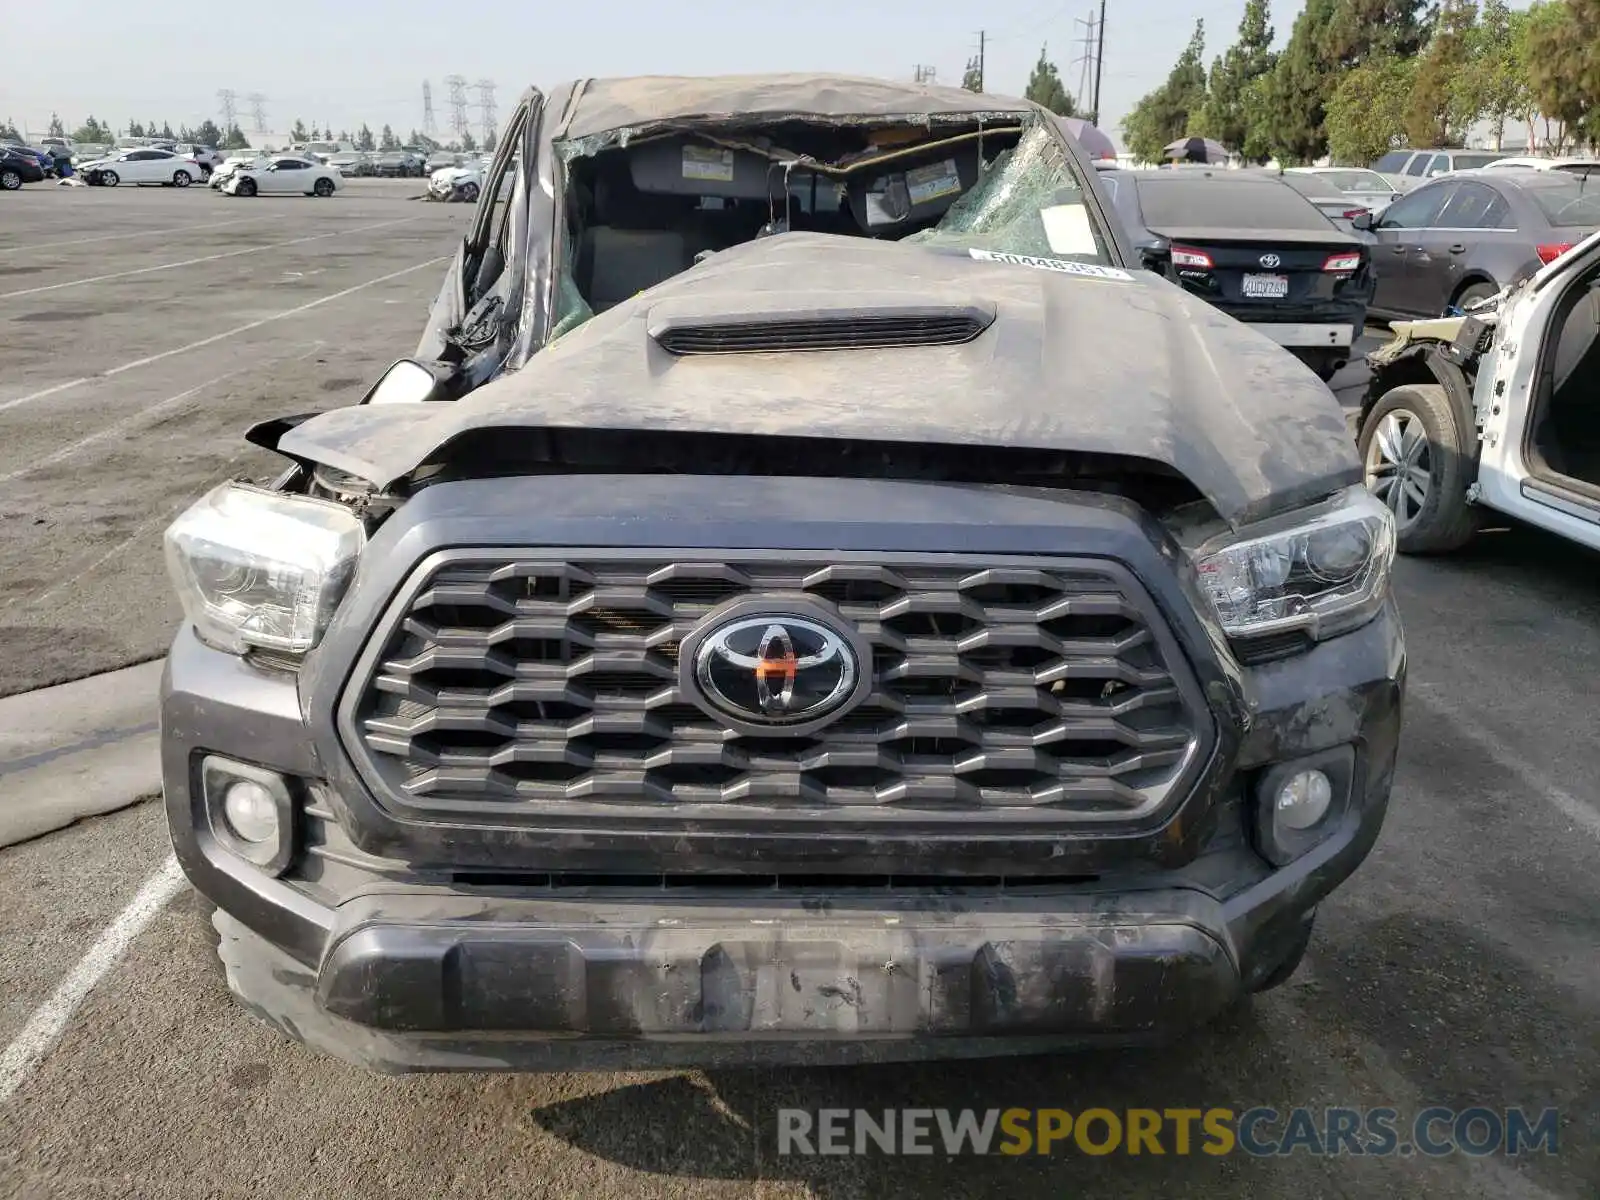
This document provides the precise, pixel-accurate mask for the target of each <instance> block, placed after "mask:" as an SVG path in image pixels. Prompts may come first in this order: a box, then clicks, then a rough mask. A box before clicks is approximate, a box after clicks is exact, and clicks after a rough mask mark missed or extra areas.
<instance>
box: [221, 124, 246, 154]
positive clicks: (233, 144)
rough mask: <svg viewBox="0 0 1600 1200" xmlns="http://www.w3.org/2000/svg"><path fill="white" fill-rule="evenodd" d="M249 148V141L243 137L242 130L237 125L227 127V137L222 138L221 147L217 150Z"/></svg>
mask: <svg viewBox="0 0 1600 1200" xmlns="http://www.w3.org/2000/svg"><path fill="white" fill-rule="evenodd" d="M249 148H250V139H249V138H247V137H245V135H244V130H242V129H240V128H239V127H238V126H237V125H230V126H229V127H228V136H227V137H225V138H223V140H222V145H221V146H219V147H218V149H219V150H248V149H249Z"/></svg>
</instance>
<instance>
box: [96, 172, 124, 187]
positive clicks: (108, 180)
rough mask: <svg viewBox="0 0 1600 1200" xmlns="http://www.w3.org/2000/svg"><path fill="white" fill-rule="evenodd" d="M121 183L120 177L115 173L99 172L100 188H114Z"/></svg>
mask: <svg viewBox="0 0 1600 1200" xmlns="http://www.w3.org/2000/svg"><path fill="white" fill-rule="evenodd" d="M121 182H122V177H121V176H120V175H118V174H117V173H116V172H115V171H101V172H100V186H101V187H116V186H117V184H119V183H121Z"/></svg>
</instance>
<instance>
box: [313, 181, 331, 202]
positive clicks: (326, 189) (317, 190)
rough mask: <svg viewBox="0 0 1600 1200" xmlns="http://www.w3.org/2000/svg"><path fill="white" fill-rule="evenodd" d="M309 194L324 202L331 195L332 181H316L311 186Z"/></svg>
mask: <svg viewBox="0 0 1600 1200" xmlns="http://www.w3.org/2000/svg"><path fill="white" fill-rule="evenodd" d="M311 194H312V195H313V196H321V197H322V198H323V199H324V200H326V199H327V198H328V197H329V196H331V195H333V180H331V179H319V180H317V181H316V183H314V184H312V185H311Z"/></svg>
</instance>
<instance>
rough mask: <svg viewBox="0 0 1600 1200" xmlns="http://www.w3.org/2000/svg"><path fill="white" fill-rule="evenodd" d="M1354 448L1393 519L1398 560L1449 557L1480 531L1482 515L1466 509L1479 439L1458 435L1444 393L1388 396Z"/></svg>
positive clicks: (1423, 390) (1416, 388) (1408, 391)
mask: <svg viewBox="0 0 1600 1200" xmlns="http://www.w3.org/2000/svg"><path fill="white" fill-rule="evenodd" d="M1356 445H1357V448H1358V449H1359V451H1360V453H1361V464H1362V471H1363V477H1364V479H1365V481H1366V485H1367V488H1368V490H1370V491H1371V492H1372V493H1373V494H1374V495H1376V496H1377V497H1378V498H1379V499H1380V500H1382V501H1384V503H1386V504H1388V505H1389V510H1390V511H1391V512H1392V513H1394V517H1395V535H1396V544H1397V546H1398V548H1399V549H1400V551H1401V553H1403V554H1443V553H1447V552H1449V551H1451V550H1456V549H1459V548H1460V547H1461V546H1464V545H1465V544H1466V543H1467V542H1468V541H1470V540H1471V538H1472V535H1473V534H1475V533H1476V532H1477V531H1478V520H1479V513H1478V510H1477V509H1476V508H1474V507H1473V506H1472V505H1471V504H1468V503H1467V487H1468V485H1469V484H1471V482H1472V481H1473V478H1474V477H1475V475H1476V473H1477V472H1476V467H1475V464H1476V463H1477V460H1478V446H1477V431H1476V430H1473V429H1463V428H1461V423H1460V421H1458V420H1457V418H1456V411H1455V407H1454V405H1452V404H1451V403H1450V397H1449V396H1448V395H1447V394H1446V393H1445V390H1444V388H1442V387H1440V386H1439V385H1438V384H1436V383H1407V384H1402V385H1401V386H1400V387H1397V388H1393V389H1391V390H1390V391H1388V392H1386V393H1385V394H1384V395H1383V397H1382V398H1381V399H1380V400H1379V401H1378V403H1377V404H1376V405H1374V406H1373V408H1372V411H1371V412H1370V413H1368V414H1367V419H1366V420H1365V421H1363V422H1362V425H1361V434H1360V437H1359V438H1358V439H1357V441H1356Z"/></svg>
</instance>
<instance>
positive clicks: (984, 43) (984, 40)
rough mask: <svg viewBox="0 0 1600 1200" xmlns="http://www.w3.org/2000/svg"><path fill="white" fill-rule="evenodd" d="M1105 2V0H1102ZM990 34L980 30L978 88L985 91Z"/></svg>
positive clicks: (1101, 0)
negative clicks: (984, 78)
mask: <svg viewBox="0 0 1600 1200" xmlns="http://www.w3.org/2000/svg"><path fill="white" fill-rule="evenodd" d="M1100 2H1101V3H1102V4H1103V3H1105V0H1100ZM988 43H989V35H988V32H987V31H986V30H982V29H980V30H978V90H979V91H980V92H981V91H983V55H984V51H985V50H986V49H987V48H988Z"/></svg>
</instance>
